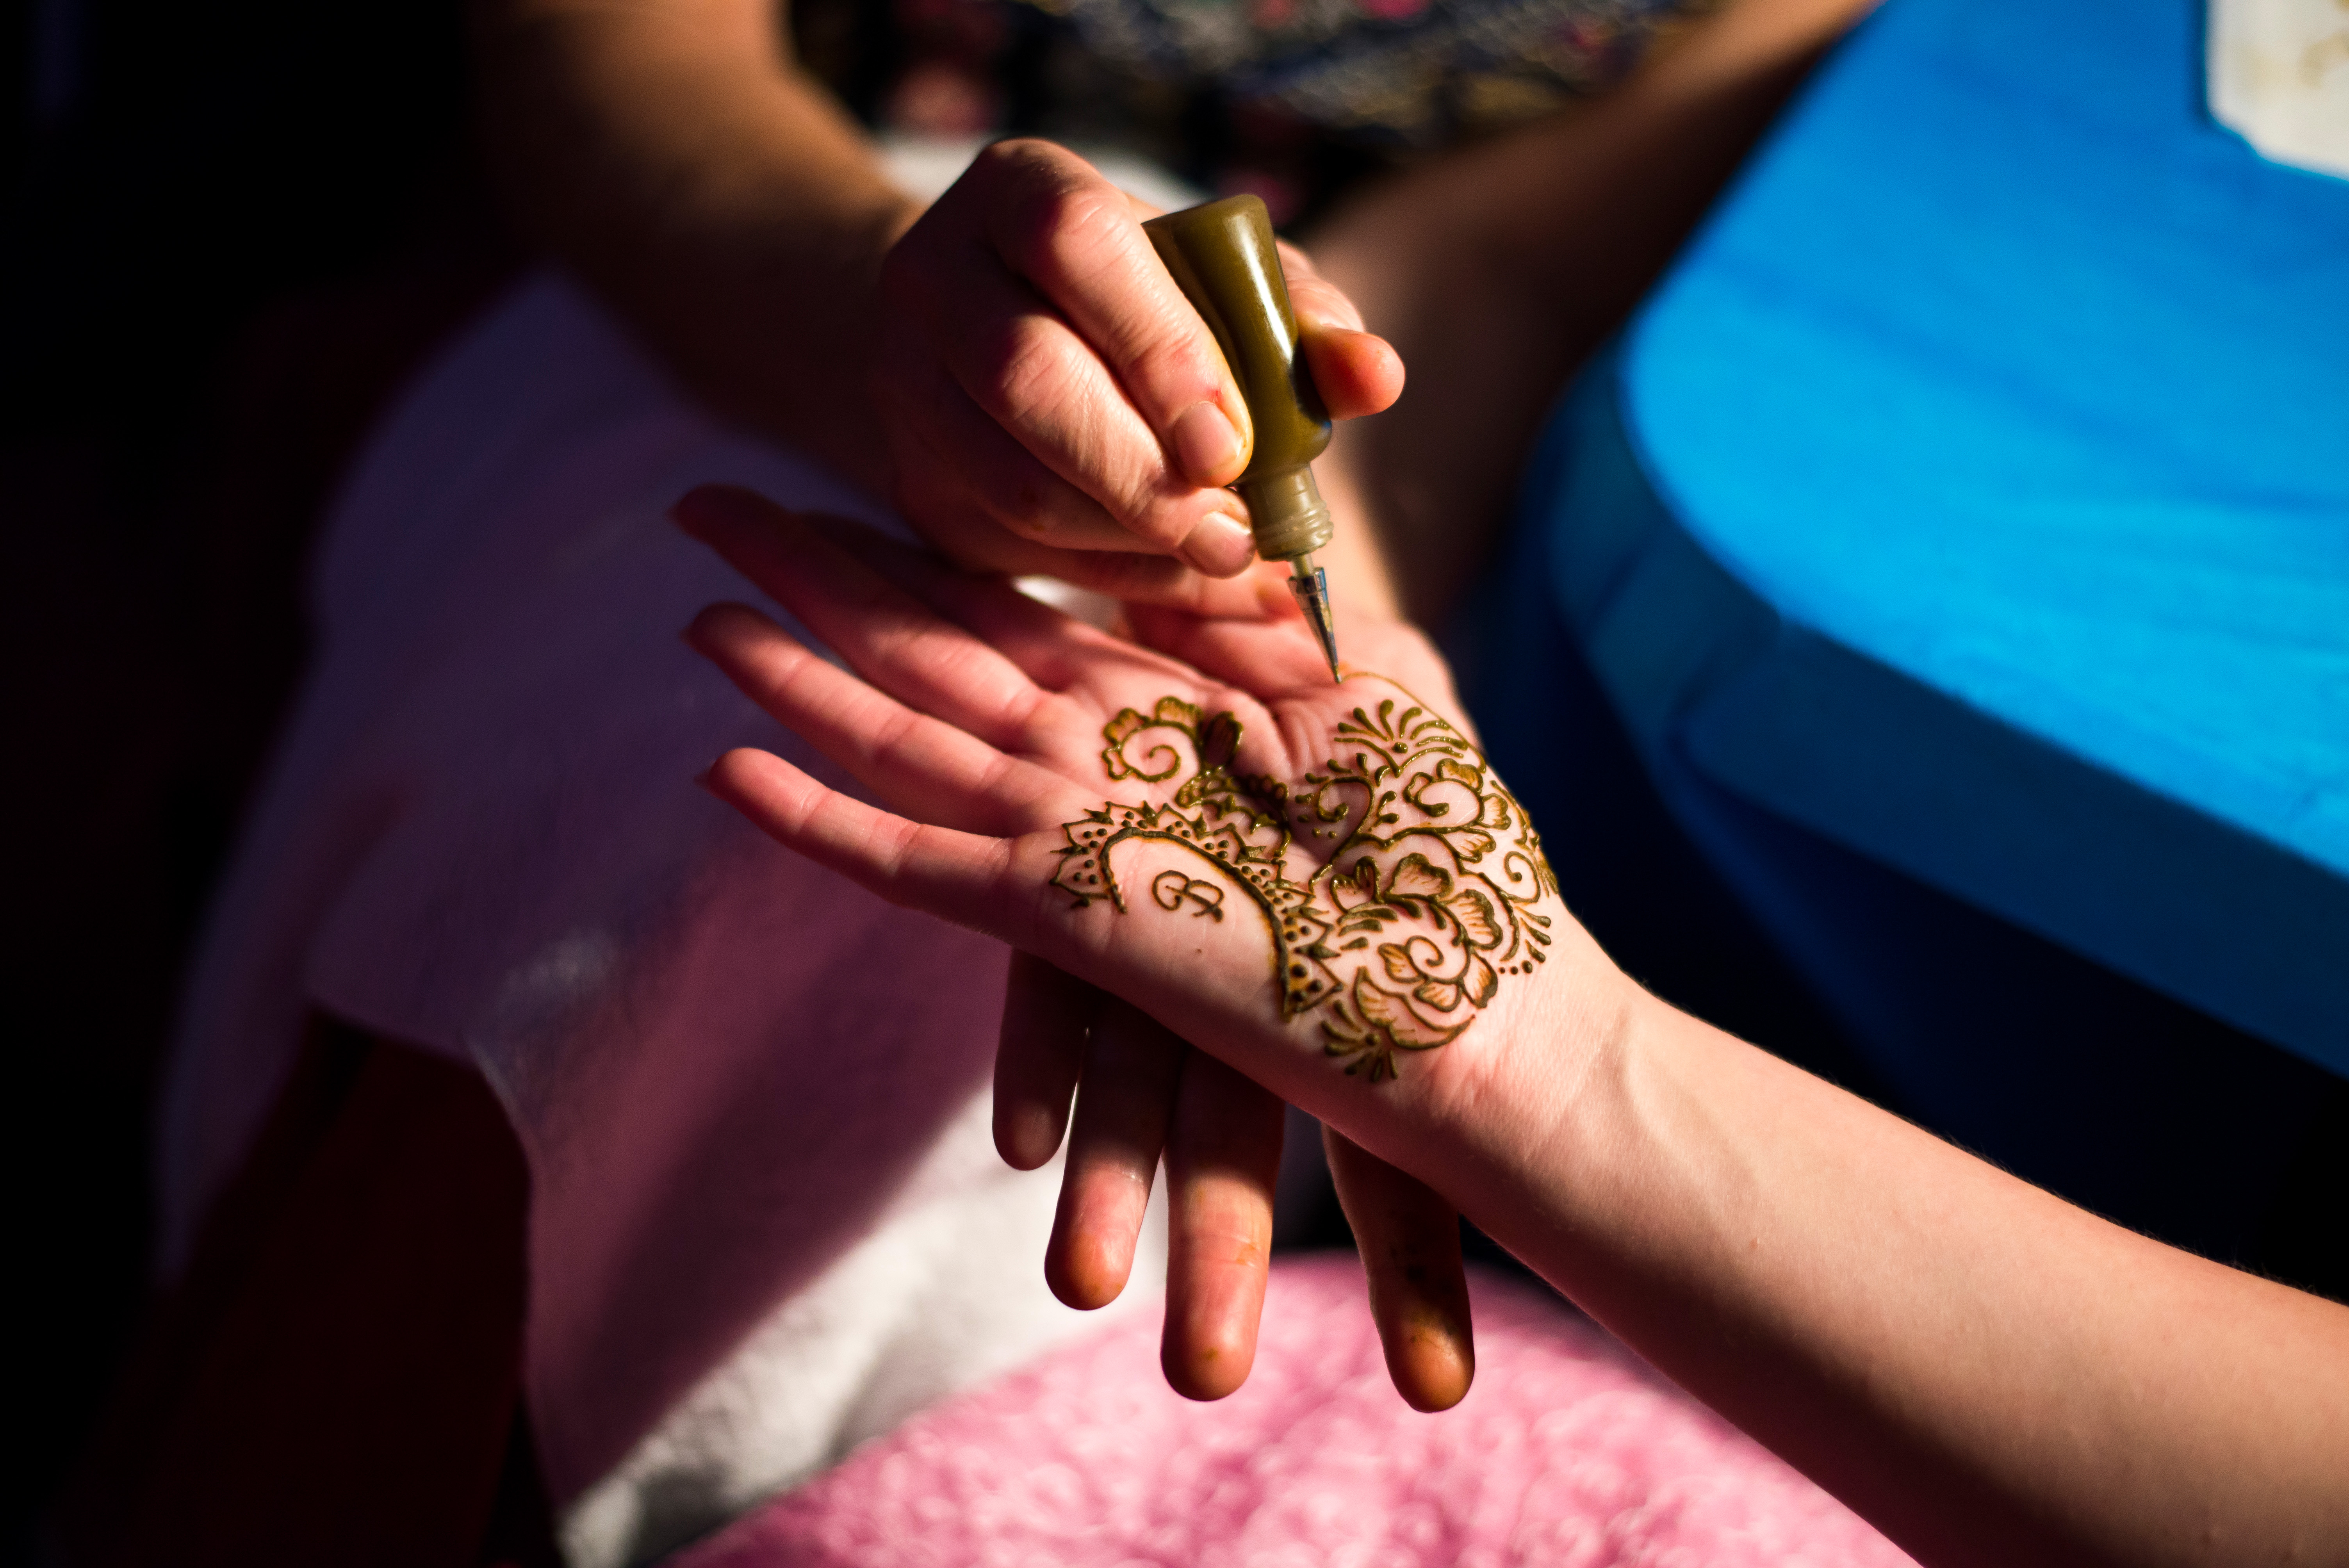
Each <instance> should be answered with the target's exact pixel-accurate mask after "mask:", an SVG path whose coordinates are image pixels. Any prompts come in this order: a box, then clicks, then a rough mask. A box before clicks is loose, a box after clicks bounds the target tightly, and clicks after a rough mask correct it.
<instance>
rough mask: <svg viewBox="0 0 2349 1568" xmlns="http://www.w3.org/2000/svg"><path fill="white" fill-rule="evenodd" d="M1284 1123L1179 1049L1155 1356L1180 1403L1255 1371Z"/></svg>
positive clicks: (1221, 1071) (1278, 1112)
mask: <svg viewBox="0 0 2349 1568" xmlns="http://www.w3.org/2000/svg"><path fill="white" fill-rule="evenodd" d="M1283 1120H1284V1116H1283V1108H1282V1105H1281V1102H1280V1100H1279V1099H1278V1097H1277V1096H1275V1095H1273V1094H1271V1093H1269V1092H1268V1091H1267V1090H1265V1089H1263V1088H1259V1087H1257V1084H1256V1083H1255V1082H1254V1081H1252V1080H1251V1079H1249V1078H1246V1077H1244V1076H1242V1075H1241V1074H1239V1073H1237V1072H1236V1071H1234V1070H1233V1069H1232V1068H1228V1067H1226V1066H1225V1065H1224V1064H1223V1063H1222V1062H1219V1061H1217V1060H1216V1058H1215V1057H1211V1056H1208V1055H1207V1054H1206V1053H1205V1052H1204V1051H1197V1050H1185V1053H1184V1055H1183V1083H1182V1088H1181V1090H1180V1092H1179V1093H1178V1095H1177V1096H1176V1098H1175V1101H1174V1124H1173V1126H1172V1127H1170V1128H1169V1129H1168V1131H1167V1139H1166V1327H1165V1332H1164V1336H1163V1338H1162V1339H1161V1341H1160V1345H1159V1356H1158V1359H1159V1364H1160V1365H1161V1366H1162V1367H1164V1369H1165V1372H1166V1381H1167V1383H1168V1384H1169V1385H1170V1386H1171V1387H1173V1388H1174V1391H1175V1392H1176V1393H1178V1394H1181V1395H1183V1396H1184V1397H1185V1398H1192V1399H1220V1398H1223V1397H1224V1396H1225V1395H1226V1394H1230V1393H1232V1392H1234V1391H1236V1390H1237V1388H1238V1387H1239V1386H1240V1385H1241V1384H1242V1383H1245V1382H1246V1381H1247V1375H1248V1370H1249V1368H1250V1367H1253V1366H1254V1365H1255V1364H1256V1336H1257V1323H1258V1321H1259V1320H1260V1319H1261V1318H1262V1316H1263V1315H1264V1290H1265V1278H1266V1274H1267V1273H1268V1270H1269V1269H1270V1267H1271V1264H1272V1198H1273V1188H1274V1186H1275V1184H1276V1183H1277V1182H1278V1180H1279V1174H1280V1140H1281V1128H1282V1123H1283Z"/></svg>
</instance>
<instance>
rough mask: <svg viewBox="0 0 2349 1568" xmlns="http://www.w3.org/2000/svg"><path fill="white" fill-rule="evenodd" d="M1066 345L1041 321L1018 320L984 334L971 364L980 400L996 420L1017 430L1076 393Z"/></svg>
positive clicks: (1072, 369) (1003, 324)
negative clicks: (974, 367) (985, 403)
mask: <svg viewBox="0 0 2349 1568" xmlns="http://www.w3.org/2000/svg"><path fill="white" fill-rule="evenodd" d="M1067 350H1068V345H1067V344H1066V342H1064V341H1063V340H1062V338H1061V335H1058V334H1056V333H1054V332H1052V331H1051V330H1050V327H1049V326H1048V325H1046V324H1045V323H1044V322H1043V321H1042V320H1040V318H1038V317H1035V316H1020V317H1016V318H1014V319H1012V320H1009V321H1007V322H1004V323H1002V324H1000V325H999V326H998V327H997V328H996V329H995V330H994V331H992V332H989V333H986V334H983V335H981V337H980V339H979V341H978V344H977V346H976V354H975V359H976V363H977V367H978V381H979V384H980V388H981V389H982V391H981V395H982V396H983V397H985V398H986V399H987V401H988V404H989V405H990V407H991V408H992V410H993V412H994V413H995V415H996V417H997V418H999V419H1001V420H1003V421H1004V422H1005V423H1007V424H1010V425H1015V426H1016V425H1020V424H1024V423H1027V422H1030V421H1031V420H1035V419H1038V418H1041V417H1043V416H1044V415H1046V414H1048V413H1050V412H1051V411H1053V410H1055V409H1058V408H1060V407H1062V406H1063V405H1064V404H1065V403H1066V402H1067V401H1068V399H1069V397H1070V395H1071V393H1072V392H1073V391H1074V390H1075V384H1076V379H1077V377H1076V373H1075V367H1074V366H1071V364H1070V363H1069V355H1068V352H1067Z"/></svg>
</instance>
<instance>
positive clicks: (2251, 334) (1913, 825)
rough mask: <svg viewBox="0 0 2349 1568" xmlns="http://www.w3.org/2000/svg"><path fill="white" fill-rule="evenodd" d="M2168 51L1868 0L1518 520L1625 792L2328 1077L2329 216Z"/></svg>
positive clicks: (2342, 978)
mask: <svg viewBox="0 0 2349 1568" xmlns="http://www.w3.org/2000/svg"><path fill="white" fill-rule="evenodd" d="M2199 21H2200V18H2199V7H2197V6H2194V5H2189V4H2184V3H2181V0H2163V3H2161V4H2148V3H2147V0H2063V3H2061V4H2049V3H2047V0H1891V4H1890V5H1889V6H1888V7H1887V8H1886V10H1885V11H1884V12H1883V13H1882V14H1881V15H1879V16H1878V18H1877V19H1876V20H1874V21H1873V22H1871V23H1870V24H1868V26H1866V27H1864V28H1863V29H1862V31H1861V32H1860V34H1859V35H1858V36H1857V37H1855V38H1854V39H1853V40H1852V41H1851V42H1850V43H1849V44H1848V45H1847V46H1846V47H1845V48H1844V49H1843V50H1842V51H1840V52H1839V53H1838V55H1837V57H1836V58H1835V59H1834V60H1833V61H1831V62H1830V64H1829V65H1828V67H1826V69H1825V70H1824V72H1823V73H1822V75H1821V77H1820V78H1819V79H1818V80H1816V82H1815V83H1814V84H1813V86H1812V88H1810V89H1809V91H1808V92H1807V93H1806V97H1805V98H1804V99H1803V101H1802V102H1801V104H1800V105H1799V106H1798V107H1797V108H1795V111H1793V112H1792V113H1791V114H1790V116H1789V117H1788V119H1787V120H1786V122H1785V124H1784V125H1783V126H1782V127H1781V129H1780V130H1779V131H1778V133H1777V134H1776V135H1775V137H1774V139H1773V140H1772V142H1771V144H1770V145H1769V147H1768V148H1767V149H1766V150H1764V153H1763V154H1762V155H1760V156H1759V157H1758V158H1757V160H1755V163H1754V166H1753V167H1752V168H1751V169H1750V170H1749V171H1748V174H1747V175H1746V177H1745V178H1744V180H1743V181H1741V183H1740V185H1739V187H1738V188H1737V190H1736V191H1734V192H1733V195H1732V197H1731V198H1730V199H1729V200H1728V201H1726V202H1725V203H1724V204H1723V209H1722V210H1721V211H1719V212H1718V213H1717V214H1716V216H1715V218H1714V220H1713V222H1711V223H1710V224H1709V225H1708V227H1707V230H1706V231H1705V232H1704V233H1703V234H1702V236H1701V237H1700V239H1699V241H1698V242H1696V243H1695V244H1694V245H1693V246H1692V249H1691V251H1690V253H1688V254H1687V256H1686V257H1685V258H1684V259H1683V261H1682V263H1681V264H1680V265H1679V266H1678V267H1677V268H1676V269H1675V271H1674V273H1673V274H1672V276H1671V278H1670V279H1669V280H1668V281H1667V283H1666V284H1665V286H1664V287H1663V288H1662V289H1661V291H1660V292H1659V294H1658V295H1657V296H1656V298H1655V299H1654V300H1653V301H1652V302H1651V304H1650V306H1649V307H1648V308H1647V309H1646V310H1645V311H1644V312H1643V313H1642V314H1641V315H1640V319H1639V320H1638V321H1637V322H1636V323H1635V324H1634V325H1633V327H1632V329H1631V331H1630V334H1629V335H1628V338H1627V342H1626V346H1625V349H1624V353H1623V356H1622V359H1621V362H1620V365H1619V369H1618V370H1617V371H1616V372H1614V374H1615V375H1616V376H1617V377H1618V379H1617V380H1615V381H1613V382H1610V383H1609V384H1608V385H1607V386H1606V387H1605V388H1604V391H1603V394H1602V395H1603V396H1604V397H1608V398H1611V399H1612V400H1614V402H1615V404H1616V407H1614V408H1611V409H1605V410H1601V411H1599V413H1597V414H1594V413H1593V412H1592V410H1591V407H1590V403H1589V397H1585V399H1584V400H1583V402H1582V403H1580V404H1578V405H1576V406H1575V409H1570V410H1569V411H1568V413H1567V414H1566V415H1564V416H1562V418H1564V419H1566V420H1568V421H1569V422H1571V421H1574V420H1577V419H1578V420H1580V421H1581V423H1582V425H1583V427H1585V430H1584V435H1585V440H1584V445H1585V446H1586V447H1593V446H1603V445H1604V432H1603V431H1602V432H1599V433H1598V434H1596V435H1594V434H1592V432H1594V431H1597V429H1598V426H1599V425H1600V424H1604V423H1606V422H1607V420H1608V419H1609V418H1616V417H1619V418H1620V422H1621V427H1622V431H1623V433H1622V434H1621V436H1620V437H1619V438H1617V439H1618V440H1619V444H1620V445H1622V446H1623V447H1624V448H1625V449H1626V450H1627V451H1628V453H1629V458H1630V462H1631V466H1632V468H1633V469H1634V470H1635V480H1636V481H1637V482H1638V483H1639V484H1640V485H1642V486H1644V488H1645V489H1646V490H1649V491H1650V492H1651V495H1652V498H1653V504H1652V505H1646V504H1629V505H1627V504H1624V503H1623V502H1622V501H1621V500H1620V497H1619V496H1618V497H1616V498H1615V499H1613V500H1607V499H1604V498H1597V497H1594V495H1592V494H1590V493H1588V492H1589V491H1590V487H1591V485H1592V484H1593V483H1595V482H1596V481H1594V480H1591V479H1590V478H1589V473H1588V469H1589V465H1588V464H1586V465H1584V469H1585V471H1583V472H1580V473H1577V472H1572V471H1561V472H1560V473H1559V474H1558V475H1557V477H1556V478H1555V479H1554V480H1552V481H1550V489H1549V493H1547V495H1543V496H1538V497H1537V498H1536V501H1535V508H1536V510H1537V511H1540V512H1542V513H1543V514H1544V515H1545V517H1546V518H1547V522H1546V523H1545V526H1547V528H1548V529H1549V530H1550V531H1551V532H1552V534H1553V535H1554V538H1553V541H1552V545H1551V548H1550V550H1549V556H1550V561H1549V567H1550V570H1551V571H1552V573H1553V574H1554V575H1553V581H1554V585H1555V591H1556V593H1557V596H1558V602H1559V604H1560V606H1561V609H1562V610H1563V612H1564V614H1565V616H1566V619H1567V621H1568V624H1571V625H1572V626H1574V627H1575V628H1576V631H1577V634H1578V638H1579V639H1580V641H1581V643H1582V646H1583V650H1584V652H1585V653H1586V655H1588V658H1589V660H1590V662H1591V665H1592V666H1593V668H1594V670H1595V671H1596V673H1597V674H1598V675H1599V679H1600V682H1601V684H1602V686H1604V687H1605V688H1606V690H1607V692H1608V695H1609V698H1610V700H1611V701H1612V702H1613V704H1614V706H1615V707H1617V709H1618V710H1619V713H1620V714H1621V715H1622V717H1623V718H1624V720H1625V722H1626V723H1627V724H1628V725H1629V727H1630V728H1631V730H1632V731H1633V732H1634V734H1635V735H1636V736H1637V737H1639V738H1640V742H1641V745H1642V746H1643V748H1645V749H1646V750H1647V752H1648V753H1649V755H1650V756H1651V758H1655V759H1656V760H1657V762H1658V765H1659V766H1671V767H1683V766H1684V767H1687V768H1691V769H1694V770H1695V771H1696V772H1697V773H1699V774H1701V775H1702V777H1703V779H1705V780H1707V781H1708V782H1709V783H1710V784H1712V785H1714V786H1718V787H1720V788H1721V789H1724V790H1726V791H1727V792H1728V793H1729V794H1731V795H1733V796H1734V797H1736V798H1738V799H1741V800H1744V801H1747V802H1751V803H1753V804H1755V805H1759V806H1762V807H1764V808H1766V809H1767V810H1770V811H1772V812H1775V813H1777V814H1779V815H1781V816H1783V817H1785V818H1787V819H1789V820H1792V821H1794V822H1795V823H1799V824H1802V825H1803V826H1805V827H1806V828H1807V829H1809V830H1814V831H1816V832H1817V833H1819V834H1821V835H1824V836H1825V837H1826V838H1828V839H1830V840H1832V841H1836V842H1837V843H1840V844H1844V845H1847V846H1849V847H1850V848H1852V849H1855V850H1857V851H1861V852H1862V853H1863V854H1865V855H1867V856H1868V857H1871V858H1872V859H1875V860H1878V861H1883V862H1885V863H1887V864H1889V865H1891V866H1893V867H1897V868H1899V870H1901V871H1902V872H1907V873H1908V874H1909V875H1910V876H1913V877H1915V878H1916V879H1918V880H1919V881H1920V882H1924V883H1926V884H1928V885H1929V886H1931V887H1934V888H1938V889H1940V890H1942V891H1944V892H1949V893H1951V894H1954V895H1956V896H1958V897H1959V898H1961V899H1963V900H1965V901H1967V902H1969V903H1973V904H1976V905H1979V906H1981V907H1982V908H1985V909H1988V910H1990V911H1992V912H1994V913H1997V914H1999V915H2000V916H2002V917H2003V918H2004V919H2006V920H2009V921H2012V922H2013V923H2016V924H2018V925H2020V926H2022V927H2023V928H2024V929H2026V930H2029V931H2033V932H2036V933H2039V934H2042V935H2044V936H2046V937H2049V938H2051V939H2053V940H2054V941H2056V942H2058V943H2061V944H2064V945H2065V946H2067V947H2069V948H2071V949H2073V950H2075V951H2076V952H2079V953H2082V954H2086V955H2088V956H2090V957H2092V958H2095V960H2097V961H2099V962H2100V963H2103V964H2106V965H2110V966H2111V967H2113V968H2115V969H2116V970H2118V971H2120V972H2121V973H2123V974H2126V975H2132V976H2134V977H2136V978H2137V979H2138V980H2140V981H2142V982H2144V983H2145V984H2147V985H2152V986H2155V987H2157V988H2158V989H2160V990H2163V991H2165V992H2167V993H2168V994H2170V995H2176V996H2178V997H2180V998H2182V999H2184V1000H2186V1001H2188V1002H2190V1003H2192V1004H2194V1005H2195V1006H2199V1007H2201V1008H2204V1009H2206V1010H2208V1011H2209V1012H2210V1013H2212V1014H2214V1015H2215V1016H2219V1017H2220V1018H2223V1019H2226V1020H2229V1021H2230V1022H2232V1023H2235V1024H2237V1025H2239V1026H2242V1027H2244V1028H2246V1029H2249V1030H2251V1031H2252V1032H2254V1033H2257V1034H2259V1035H2261V1036H2263V1037H2266V1038H2268V1039H2271V1040H2273V1041H2275V1042H2277V1043H2279V1044H2282V1045H2284V1046H2286V1047H2290V1048H2291V1049H2293V1050H2295V1051H2298V1052H2300V1053H2302V1055H2304V1056H2305V1057H2308V1058H2310V1059H2311V1060H2313V1061H2315V1062H2318V1063H2321V1064H2323V1065H2324V1066H2327V1067H2329V1068H2332V1069H2333V1071H2336V1072H2344V1073H2349V356H2345V355H2344V350H2343V348H2342V346H2341V338H2340V329H2339V323H2340V322H2341V320H2342V312H2343V309H2344V302H2349V183H2344V182H2342V181H2333V180H2330V179H2327V178H2324V177H2322V176H2317V175H2312V174H2307V173H2303V172H2300V171H2296V170H2287V169H2284V168H2282V167H2279V166H2276V165H2272V164H2270V163H2267V162H2266V161H2264V160H2261V159H2260V158H2258V157H2257V155H2256V154H2254V153H2252V152H2251V150H2249V148H2248V147H2246V146H2245V145H2244V144H2243V143H2242V142H2241V141H2240V140H2239V139H2236V138H2235V137H2233V136H2232V135H2231V134H2230V133H2228V132H2226V131H2224V130H2222V129H2219V128H2217V127H2215V126H2214V125H2212V124H2211V123H2210V122H2209V121H2208V119H2206V118H2205V117H2204V116H2203V114H2202V111H2201V108H2200V103H2199V77H2200V59H2199V41H2198V40H2199ZM1601 374H1602V375H1604V374H1607V373H1605V372H1602V373H1601ZM1576 409H1578V410H1579V411H1578V412H1577V411H1576ZM1598 466H1599V467H1601V468H1603V467H1604V466H1605V463H1604V461H1599V465H1598ZM1578 486H1579V487H1581V490H1582V492H1584V493H1580V494H1579V495H1578V493H1577V487H1578ZM1722 852H1725V853H1732V854H1733V852H1734V846H1733V845H1724V846H1723V847H1722ZM1854 983H1855V984H1858V983H1859V982H1858V981H1857V980H1855V982H1854Z"/></svg>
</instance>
